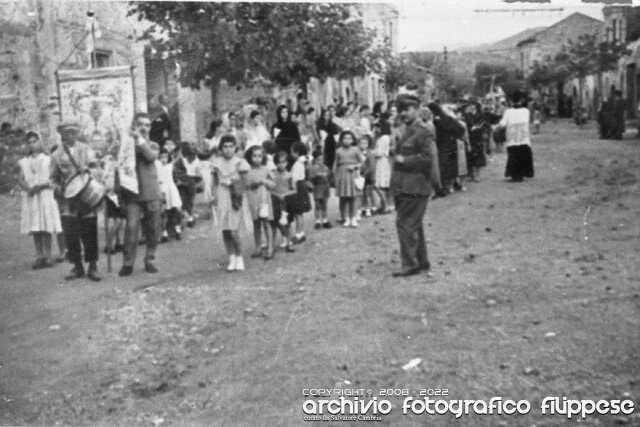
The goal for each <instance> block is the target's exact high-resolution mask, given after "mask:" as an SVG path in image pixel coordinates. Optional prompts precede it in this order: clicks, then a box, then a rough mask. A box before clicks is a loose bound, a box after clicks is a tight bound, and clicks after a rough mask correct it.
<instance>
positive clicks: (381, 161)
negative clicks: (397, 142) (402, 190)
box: [374, 135, 391, 188]
mask: <svg viewBox="0 0 640 427" xmlns="http://www.w3.org/2000/svg"><path fill="white" fill-rule="evenodd" d="M390 142H391V138H390V136H389V135H382V136H381V137H380V138H378V141H377V142H376V150H375V156H376V159H377V161H376V173H375V178H374V179H375V185H376V187H379V188H389V185H390V181H391V163H390V162H389V146H390Z"/></svg>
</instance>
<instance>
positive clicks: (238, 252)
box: [212, 135, 248, 272]
mask: <svg viewBox="0 0 640 427" xmlns="http://www.w3.org/2000/svg"><path fill="white" fill-rule="evenodd" d="M219 149H220V153H221V157H218V158H216V159H215V160H214V162H213V165H212V166H213V176H214V201H215V202H217V205H218V219H219V221H220V226H221V228H222V239H223V240H224V245H225V248H226V250H227V254H228V255H229V266H228V267H227V271H229V272H231V271H243V270H244V260H243V259H242V246H241V245H240V233H239V230H240V228H241V227H242V223H243V217H242V190H243V185H242V179H243V174H244V173H245V172H246V171H247V168H248V165H247V164H246V162H245V161H244V160H243V159H241V158H239V157H237V156H236V151H237V149H238V147H237V143H236V138H235V137H234V136H233V135H223V136H222V137H221V138H220V146H219Z"/></svg>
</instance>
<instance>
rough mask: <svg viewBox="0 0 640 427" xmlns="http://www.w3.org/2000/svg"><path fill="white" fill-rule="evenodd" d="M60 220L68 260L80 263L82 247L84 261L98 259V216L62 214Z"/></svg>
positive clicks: (76, 263)
mask: <svg viewBox="0 0 640 427" xmlns="http://www.w3.org/2000/svg"><path fill="white" fill-rule="evenodd" d="M61 220H62V221H61V222H62V230H63V231H64V237H65V241H66V243H67V259H68V260H69V262H71V263H72V264H74V265H82V249H83V247H84V260H85V262H96V261H98V218H96V217H95V216H92V217H84V218H82V217H77V216H62V217H61Z"/></svg>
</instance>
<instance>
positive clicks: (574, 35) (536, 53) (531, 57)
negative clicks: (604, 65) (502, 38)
mask: <svg viewBox="0 0 640 427" xmlns="http://www.w3.org/2000/svg"><path fill="white" fill-rule="evenodd" d="M602 29H603V22H602V21H600V20H598V19H595V18H592V17H590V16H587V15H584V14H582V13H579V12H576V13H573V14H571V15H569V16H567V17H566V18H564V19H562V20H560V21H558V22H556V23H555V24H553V25H551V26H549V27H547V28H545V29H543V30H541V31H539V32H538V33H535V34H534V35H532V36H530V37H529V38H527V39H525V40H523V41H521V42H519V43H518V44H517V46H516V47H517V51H518V64H519V66H520V70H521V71H522V74H523V76H524V77H527V76H528V75H529V74H530V73H531V71H532V70H533V67H534V64H535V63H536V62H539V63H540V62H543V61H545V60H547V59H553V57H554V56H555V55H556V54H557V53H558V52H560V50H561V49H562V46H567V45H568V44H569V41H570V40H574V41H575V40H577V39H578V37H580V36H581V35H583V34H596V35H598V37H600V36H601V34H602Z"/></svg>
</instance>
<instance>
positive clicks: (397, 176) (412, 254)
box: [391, 95, 435, 277]
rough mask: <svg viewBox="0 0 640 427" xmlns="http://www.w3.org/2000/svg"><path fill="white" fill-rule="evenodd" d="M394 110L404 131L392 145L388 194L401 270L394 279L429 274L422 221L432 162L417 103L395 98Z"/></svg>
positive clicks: (429, 135) (429, 134) (413, 99)
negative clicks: (394, 213) (394, 214)
mask: <svg viewBox="0 0 640 427" xmlns="http://www.w3.org/2000/svg"><path fill="white" fill-rule="evenodd" d="M398 109H399V111H400V114H401V115H402V118H403V119H404V122H405V130H404V133H403V134H402V136H401V137H400V139H399V141H398V143H397V144H396V149H395V152H396V156H395V158H394V163H393V169H392V172H391V193H392V194H393V196H394V200H395V206H396V213H397V217H396V229H397V232H398V239H399V241H400V257H401V259H402V268H401V269H400V270H398V271H395V272H393V276H394V277H403V276H411V275H414V274H418V273H420V272H421V271H427V272H428V271H429V270H430V267H431V266H430V264H429V259H428V257H427V244H426V241H425V235H424V226H423V220H424V215H425V213H426V211H427V201H428V200H429V197H430V196H431V192H432V187H431V175H432V174H431V169H432V164H433V161H434V157H433V153H432V149H431V146H432V145H433V141H431V139H434V138H435V133H434V132H433V131H429V130H428V128H427V127H425V126H423V125H422V123H421V122H420V120H418V118H419V115H420V100H419V99H418V98H417V97H416V96H413V95H407V96H404V97H402V98H401V99H398Z"/></svg>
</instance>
